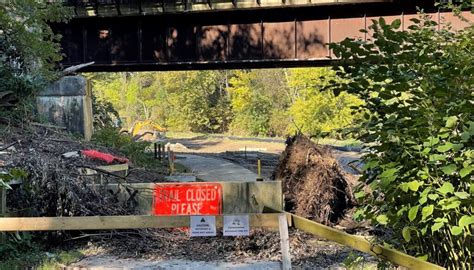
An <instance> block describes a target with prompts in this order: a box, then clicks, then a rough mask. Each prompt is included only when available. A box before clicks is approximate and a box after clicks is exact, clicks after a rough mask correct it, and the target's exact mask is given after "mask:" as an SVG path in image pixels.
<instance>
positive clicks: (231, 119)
mask: <svg viewBox="0 0 474 270" xmlns="http://www.w3.org/2000/svg"><path fill="white" fill-rule="evenodd" d="M88 76H89V77H90V78H91V79H92V80H93V81H94V91H95V93H96V95H97V97H98V98H97V100H99V101H105V100H107V101H109V102H111V104H112V105H113V107H114V108H115V109H116V110H117V111H118V112H119V114H120V116H121V120H123V122H124V124H125V125H132V123H133V122H134V121H136V120H153V121H154V122H156V123H158V124H160V125H161V126H165V127H167V128H168V129H170V130H173V131H191V132H204V133H224V132H230V133H232V134H237V135H253V136H258V135H261V136H285V135H288V134H292V133H294V132H295V131H296V130H297V127H301V128H302V131H303V132H305V133H309V134H311V135H317V134H319V133H321V132H334V133H335V132H336V131H337V130H338V129H341V128H345V127H348V126H350V125H352V124H353V123H354V122H356V121H357V120H358V119H360V114H353V111H352V109H351V108H350V107H351V106H355V105H359V104H360V103H361V101H360V100H359V99H357V98H356V97H355V96H354V95H349V94H347V93H345V92H342V93H340V95H338V96H336V95H334V94H333V93H332V92H330V91H320V90H321V89H323V88H324V86H326V85H327V84H328V83H329V81H330V80H335V79H336V77H335V74H334V72H332V71H331V70H330V69H323V68H305V69H291V70H287V69H272V70H250V71H249V70H245V71H244V70H242V71H185V72H166V73H162V72H154V73H152V72H146V73H121V74H94V75H88Z"/></svg>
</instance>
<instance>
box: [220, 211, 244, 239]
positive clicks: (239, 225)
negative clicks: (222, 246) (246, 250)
mask: <svg viewBox="0 0 474 270" xmlns="http://www.w3.org/2000/svg"><path fill="white" fill-rule="evenodd" d="M249 228H250V226H249V216H248V215H245V216H224V236H247V235H249V234H250V229H249Z"/></svg>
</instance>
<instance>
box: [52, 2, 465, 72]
mask: <svg viewBox="0 0 474 270" xmlns="http://www.w3.org/2000/svg"><path fill="white" fill-rule="evenodd" d="M404 2H412V1H404ZM413 2H416V1H413ZM428 2H429V1H428ZM425 10H427V11H428V12H429V14H430V15H431V16H432V17H433V19H434V20H436V21H438V22H439V23H440V24H441V25H442V24H444V23H446V22H450V23H452V25H453V26H454V28H455V29H460V28H462V27H463V26H465V25H466V23H465V22H462V21H461V20H460V19H458V18H457V17H455V16H453V15H452V14H451V13H449V12H441V11H438V10H434V8H433V5H427V6H426V8H425ZM416 11H417V10H416V7H415V5H413V4H411V5H409V4H405V5H403V4H400V3H366V4H350V5H324V6H312V7H294V8H291V7H285V8H275V9H255V10H232V11H216V12H191V13H185V12H182V13H173V14H158V15H133V16H112V17H100V16H92V17H87V18H75V19H73V20H71V21H70V22H69V23H67V24H55V25H53V28H54V30H55V31H56V32H57V33H60V34H62V36H63V38H62V48H63V53H64V55H65V58H64V60H63V62H62V65H63V66H65V67H67V66H71V65H75V64H79V63H85V62H91V61H95V64H93V65H91V66H88V67H86V68H84V70H83V71H146V70H185V69H234V68H270V67H300V66H324V65H329V64H330V63H331V62H332V61H334V55H333V54H332V52H331V51H330V49H329V48H328V43H331V42H338V41H342V40H343V39H345V38H346V37H353V38H362V39H368V38H370V29H369V28H368V27H369V26H370V24H371V20H372V19H377V18H378V17H380V16H383V17H384V18H385V20H386V21H387V22H388V23H390V22H391V21H393V20H395V19H401V21H402V30H405V29H407V27H408V26H409V25H410V24H411V23H412V22H411V21H410V19H412V18H414V17H415V16H417V15H416ZM466 16H468V17H469V18H470V19H471V20H474V16H473V15H472V14H470V13H469V12H466ZM360 29H366V30H368V31H369V33H361V32H360Z"/></svg>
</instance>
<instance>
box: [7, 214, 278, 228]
mask: <svg viewBox="0 0 474 270" xmlns="http://www.w3.org/2000/svg"><path fill="white" fill-rule="evenodd" d="M280 215H281V214H249V218H250V227H263V228H279V225H278V224H279V219H278V217H279V216H280ZM222 221H223V216H222V215H219V216H216V226H217V227H222V224H223V223H222ZM189 226H190V216H91V217H17V218H0V232H15V231H67V230H81V231H82V230H118V229H145V228H182V227H189Z"/></svg>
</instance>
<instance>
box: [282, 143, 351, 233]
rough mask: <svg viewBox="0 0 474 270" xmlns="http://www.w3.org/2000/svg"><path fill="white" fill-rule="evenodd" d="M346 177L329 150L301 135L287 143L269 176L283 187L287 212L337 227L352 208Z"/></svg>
mask: <svg viewBox="0 0 474 270" xmlns="http://www.w3.org/2000/svg"><path fill="white" fill-rule="evenodd" d="M350 177H351V176H350V175H348V174H347V173H345V172H344V170H343V169H342V168H341V166H340V165H339V163H338V162H337V160H336V159H335V158H334V157H333V156H332V154H331V149H330V148H329V147H325V146H321V145H317V144H315V143H314V142H312V141H311V140H310V139H309V138H308V137H306V136H304V135H296V136H294V137H291V138H289V139H288V140H287V146H286V149H285V151H284V152H283V153H282V155H281V157H280V160H279V163H278V166H277V167H276V169H275V171H274V173H273V179H275V180H281V181H282V183H283V193H284V195H285V208H286V210H287V211H290V212H293V213H295V214H297V215H300V216H303V217H306V218H309V219H312V220H314V221H316V222H320V223H323V224H326V225H332V224H337V223H338V222H339V221H340V220H341V219H342V218H343V217H344V215H345V213H346V211H347V210H349V209H350V208H352V207H353V206H355V203H356V202H355V199H354V196H353V193H352V188H351V178H350Z"/></svg>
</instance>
